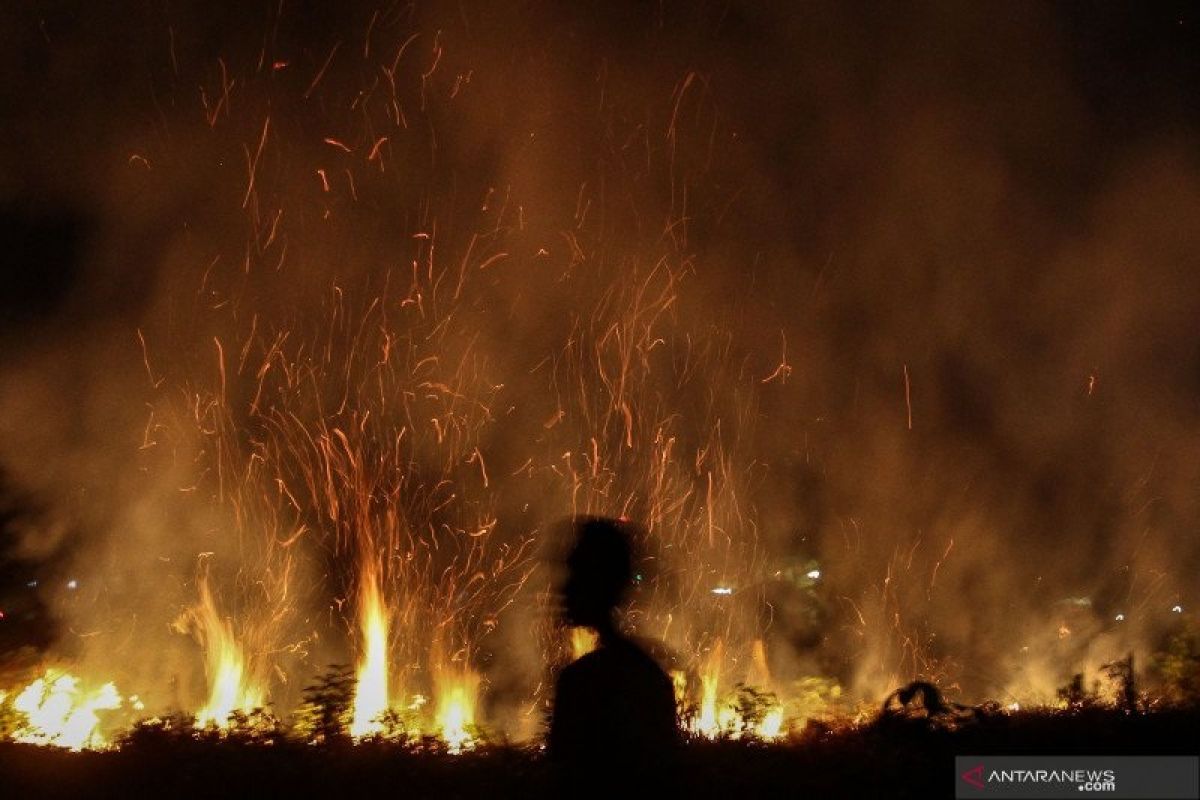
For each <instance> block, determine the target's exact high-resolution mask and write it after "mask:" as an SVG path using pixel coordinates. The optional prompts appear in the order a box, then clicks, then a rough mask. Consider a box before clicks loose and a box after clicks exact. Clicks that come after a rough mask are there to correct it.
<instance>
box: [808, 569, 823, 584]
mask: <svg viewBox="0 0 1200 800" xmlns="http://www.w3.org/2000/svg"><path fill="white" fill-rule="evenodd" d="M806 574H807V575H808V577H809V579H810V580H814V581H815V580H817V579H818V578H820V577H821V570H819V569H810V570H809V571H808V572H807V573H806Z"/></svg>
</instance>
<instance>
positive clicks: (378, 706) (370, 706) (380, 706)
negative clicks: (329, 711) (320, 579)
mask: <svg viewBox="0 0 1200 800" xmlns="http://www.w3.org/2000/svg"><path fill="white" fill-rule="evenodd" d="M359 624H360V627H361V634H362V640H363V656H362V662H361V664H360V665H359V668H358V682H357V684H356V688H355V692H354V718H353V720H352V721H351V723H350V735H351V736H353V737H355V738H356V739H358V738H362V737H364V736H370V735H372V734H376V733H379V732H381V731H382V730H383V723H382V721H381V720H380V715H381V714H383V713H384V712H385V711H386V710H387V707H388V669H387V640H388V625H387V615H386V612H385V610H384V605H383V599H382V598H381V597H380V592H379V582H378V580H377V579H376V577H375V572H374V570H367V574H366V575H365V576H364V579H363V587H362V590H361V601H360V611H359Z"/></svg>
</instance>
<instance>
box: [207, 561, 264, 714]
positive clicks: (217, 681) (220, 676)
mask: <svg viewBox="0 0 1200 800" xmlns="http://www.w3.org/2000/svg"><path fill="white" fill-rule="evenodd" d="M199 585H200V606H199V608H198V609H197V610H196V612H195V617H196V621H197V622H198V623H199V625H200V635H201V639H202V641H203V643H204V657H205V661H206V665H205V666H206V672H207V674H208V681H209V687H208V704H207V705H205V706H204V708H202V709H200V711H199V712H197V714H196V727H197V728H204V727H207V726H209V725H215V726H217V727H218V728H227V727H228V726H229V716H230V715H231V714H233V713H234V712H235V711H242V712H248V711H251V710H253V709H255V708H259V707H261V706H262V700H263V691H262V689H261V688H260V687H258V686H254V685H252V683H251V680H250V676H249V675H248V670H247V668H246V660H245V658H244V656H243V655H242V648H241V646H240V645H239V644H238V643H237V640H236V639H235V638H234V636H233V627H232V626H231V625H230V623H229V620H228V619H225V618H223V617H222V616H221V614H220V613H219V612H218V611H217V606H216V603H215V602H214V601H213V597H212V593H211V592H210V591H209V589H208V581H207V580H205V579H203V578H202V579H201V580H200V581H199Z"/></svg>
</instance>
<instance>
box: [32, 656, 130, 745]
mask: <svg viewBox="0 0 1200 800" xmlns="http://www.w3.org/2000/svg"><path fill="white" fill-rule="evenodd" d="M120 707H121V696H120V695H119V694H118V693H117V687H116V686H114V685H113V684H112V683H106V684H104V685H103V686H101V687H100V688H99V689H96V690H95V691H91V692H84V691H82V690H81V689H80V688H79V679H78V678H76V677H75V676H73V675H69V674H66V673H63V674H62V675H60V676H58V677H57V678H55V677H54V675H53V674H52V673H51V672H50V671H49V670H47V672H46V674H45V676H44V677H41V678H38V679H37V680H36V681H34V682H33V683H31V684H29V685H28V686H26V687H25V688H24V689H23V690H22V691H21V693H20V694H18V695H17V696H16V698H14V699H13V708H15V709H16V710H18V711H20V712H22V713H24V714H25V717H26V720H27V722H26V723H25V724H24V725H23V726H22V727H21V728H19V729H18V730H17V732H16V734H15V735H14V736H13V738H14V739H16V740H17V741H18V742H27V743H29V744H42V745H53V746H55V747H66V748H69V749H71V750H82V749H83V748H85V747H87V748H99V747H104V746H105V745H106V742H105V740H104V738H103V737H102V736H101V735H100V732H99V730H98V728H99V725H100V717H99V716H98V715H97V713H96V712H98V711H108V710H112V709H115V708H120Z"/></svg>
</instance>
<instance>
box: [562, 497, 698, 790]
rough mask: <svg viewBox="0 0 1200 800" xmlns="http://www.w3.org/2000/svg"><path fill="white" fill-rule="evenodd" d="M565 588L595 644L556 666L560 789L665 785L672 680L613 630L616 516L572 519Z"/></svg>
mask: <svg viewBox="0 0 1200 800" xmlns="http://www.w3.org/2000/svg"><path fill="white" fill-rule="evenodd" d="M574 532H575V535H576V537H577V539H576V542H575V546H574V549H573V550H572V551H571V554H570V556H568V558H567V570H568V574H567V579H566V582H565V583H564V584H563V586H562V601H563V606H564V615H565V617H566V622H567V623H568V624H571V625H581V626H586V627H589V628H592V629H593V630H595V631H596V633H597V634H599V641H598V643H597V647H596V649H595V650H593V651H592V652H590V653H588V654H587V655H585V656H583V657H582V658H580V659H578V660H577V661H575V662H574V663H572V664H570V665H569V666H567V667H566V668H565V669H563V671H562V673H561V674H560V675H559V678H558V684H557V686H556V687H555V694H554V712H553V713H554V716H553V717H552V719H551V722H550V736H549V741H548V743H547V746H548V750H549V755H550V758H551V760H552V761H553V762H554V765H555V768H556V770H557V782H558V784H559V790H560V792H562V793H570V794H571V795H579V794H584V795H589V796H605V795H609V794H615V793H616V792H618V791H619V792H621V793H622V794H623V795H630V794H631V793H633V794H634V795H635V796H636V795H640V794H641V793H642V792H643V791H647V790H649V791H656V790H659V789H666V788H668V786H669V784H670V783H673V778H674V768H675V756H676V752H675V751H676V749H677V747H678V744H679V730H678V728H677V726H676V721H675V696H674V691H673V689H672V685H671V680H670V679H669V678H668V677H667V675H666V673H664V672H663V671H662V668H661V667H659V666H658V664H657V663H656V662H655V661H654V659H652V658H651V657H650V656H649V655H648V654H647V653H646V652H645V651H644V650H643V649H642V648H641V647H639V646H638V645H637V644H635V643H634V642H633V641H632V640H631V639H630V638H629V637H627V636H625V635H624V634H622V632H621V631H620V630H619V629H618V627H617V623H616V618H615V612H616V608H617V606H618V605H619V604H620V602H621V599H622V597H623V596H624V594H625V591H626V589H627V588H628V587H629V584H630V581H631V578H632V557H631V552H630V544H629V538H628V536H627V535H626V532H625V531H624V530H623V528H622V526H621V523H619V522H616V521H615V520H609V519H600V518H595V517H584V518H580V519H577V520H575V522H574Z"/></svg>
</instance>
